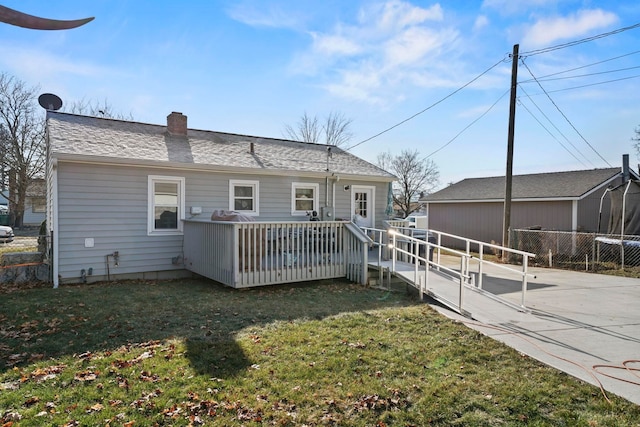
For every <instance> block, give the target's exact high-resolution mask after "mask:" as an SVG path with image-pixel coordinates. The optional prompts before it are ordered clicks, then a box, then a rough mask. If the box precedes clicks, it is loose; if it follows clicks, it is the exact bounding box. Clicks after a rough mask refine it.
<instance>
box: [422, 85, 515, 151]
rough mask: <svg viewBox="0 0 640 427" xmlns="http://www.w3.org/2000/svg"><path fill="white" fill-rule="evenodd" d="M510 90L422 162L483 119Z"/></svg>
mask: <svg viewBox="0 0 640 427" xmlns="http://www.w3.org/2000/svg"><path fill="white" fill-rule="evenodd" d="M510 90H511V89H507V90H506V91H504V93H503V94H502V95H500V98H498V99H497V100H496V102H494V103H493V104H491V106H490V107H489V108H487V109H486V110H485V112H484V113H482V114H480V115H479V116H478V117H477V118H476V119H475V120H473V121H472V122H471V123H469V124H468V125H467V126H465V127H464V128H463V129H462V130H461V131H460V132H458V133H457V134H456V135H455V136H454V137H453V138H451V139H450V140H449V141H447V143H446V144H444V145H443V146H441V147H440V148H438V149H437V150H436V151H434V152H432V153H431V154H429V155H428V156H426V157H425V158H424V159H422V160H423V161H425V160H427V159H428V158H429V157H431V156H433V155H434V154H436V153H437V152H439V151H441V150H443V149H444V148H445V147H447V146H448V145H449V144H451V143H452V142H453V141H455V140H456V139H458V137H459V136H460V135H462V134H463V133H464V131H466V130H467V129H469V128H470V127H471V126H473V125H474V124H475V123H476V122H477V121H478V120H480V119H481V118H483V117H484V116H486V115H487V114H488V113H489V111H491V110H492V109H493V107H495V106H496V104H497V103H498V102H500V100H502V98H504V96H505V95H506V94H508V93H509V92H510Z"/></svg>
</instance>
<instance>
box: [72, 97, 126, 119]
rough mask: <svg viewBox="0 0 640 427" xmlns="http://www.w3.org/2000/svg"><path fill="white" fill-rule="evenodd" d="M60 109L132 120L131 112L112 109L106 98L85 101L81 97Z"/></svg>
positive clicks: (86, 114)
mask: <svg viewBox="0 0 640 427" xmlns="http://www.w3.org/2000/svg"><path fill="white" fill-rule="evenodd" d="M62 109H63V111H66V112H67V113H72V114H80V115H84V116H94V117H104V118H112V119H120V120H133V115H132V114H131V113H129V114H128V115H127V114H122V113H120V112H116V111H114V109H113V106H112V105H111V104H110V103H109V102H108V101H107V100H106V99H105V100H103V101H97V100H92V101H87V100H86V99H85V98H82V99H81V100H80V101H74V102H72V103H71V104H69V106H63V108H62Z"/></svg>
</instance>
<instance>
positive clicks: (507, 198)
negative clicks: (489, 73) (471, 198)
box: [502, 44, 520, 261]
mask: <svg viewBox="0 0 640 427" xmlns="http://www.w3.org/2000/svg"><path fill="white" fill-rule="evenodd" d="M519 49H520V45H517V44H514V45H513V54H512V55H511V59H512V61H513V63H512V65H511V100H510V103H509V135H508V137H507V173H506V177H505V178H506V179H505V189H504V216H503V228H502V246H505V247H509V227H511V188H512V183H513V136H514V134H515V126H516V87H517V85H518V50H519ZM502 260H503V261H507V252H506V251H503V252H502Z"/></svg>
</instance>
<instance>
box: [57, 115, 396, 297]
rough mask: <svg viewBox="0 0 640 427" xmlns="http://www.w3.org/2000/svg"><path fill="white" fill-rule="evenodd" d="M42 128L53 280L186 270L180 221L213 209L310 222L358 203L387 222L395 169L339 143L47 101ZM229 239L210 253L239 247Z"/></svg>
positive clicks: (372, 222)
mask: <svg viewBox="0 0 640 427" xmlns="http://www.w3.org/2000/svg"><path fill="white" fill-rule="evenodd" d="M47 138H48V144H49V152H48V157H47V178H46V180H47V182H46V185H47V226H48V231H49V233H50V234H51V236H52V243H51V249H52V254H53V255H52V257H51V260H50V263H51V267H52V272H53V282H54V286H57V285H58V283H72V282H81V281H92V280H104V279H106V278H111V277H114V276H118V277H123V278H164V277H178V276H180V275H185V274H190V273H189V272H188V271H187V270H186V269H185V262H184V250H185V248H192V247H193V244H192V242H190V241H188V240H187V239H186V238H185V228H187V226H188V227H194V226H197V225H198V224H197V223H196V224H193V222H194V221H196V222H197V221H200V222H206V221H208V220H209V218H210V217H211V215H212V214H213V213H214V211H221V210H222V211H236V212H238V213H240V214H242V215H244V216H247V217H250V218H251V219H254V220H255V221H258V222H276V221H288V222H297V223H302V222H305V223H308V222H309V215H311V214H312V212H313V211H316V212H317V213H318V215H319V217H320V219H321V220H323V221H334V220H339V219H343V220H347V221H349V220H351V218H352V215H353V213H354V212H355V211H356V209H357V210H359V211H360V212H363V213H364V214H365V215H364V216H365V218H366V222H367V225H368V226H372V227H373V226H376V227H380V226H381V224H382V221H383V220H385V219H386V216H385V214H384V212H385V209H386V204H387V199H388V197H387V191H388V188H389V183H390V182H392V181H393V180H394V179H395V177H394V176H393V175H391V174H389V173H387V172H385V171H383V170H381V169H380V168H378V167H376V166H374V165H372V164H370V163H368V162H366V161H364V160H362V159H360V158H358V157H356V156H354V155H352V154H350V153H348V152H347V151H344V150H342V149H340V148H338V147H331V146H327V145H322V144H310V143H303V142H296V141H288V140H281V139H273V138H261V137H255V136H247V135H237V134H231V133H224V132H213V131H204V130H195V129H189V128H188V127H187V117H186V116H185V115H183V114H181V113H177V112H173V113H171V114H169V115H168V116H167V124H166V125H155V124H146V123H137V122H131V121H122V120H114V119H105V118H96V117H87V116H81V115H74V114H67V113H59V112H53V111H48V112H47ZM265 227H266V226H265ZM267 228H268V227H266V228H265V229H263V230H261V231H260V233H266V232H267ZM198 234H202V233H200V232H194V233H193V234H192V236H193V239H197V238H198ZM214 244H218V242H215V243H214ZM222 244H223V243H222V242H219V245H220V246H219V247H217V249H216V250H214V251H213V252H214V253H213V255H212V256H221V255H220V254H223V253H225V251H227V252H228V253H233V250H231V249H229V248H226V247H224V246H222ZM236 253H237V251H236ZM216 254H217V255H216ZM240 262H242V261H240ZM237 264H238V262H236V267H235V268H236V270H237V269H238V265H237Z"/></svg>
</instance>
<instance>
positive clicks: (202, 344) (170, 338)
mask: <svg viewBox="0 0 640 427" xmlns="http://www.w3.org/2000/svg"><path fill="white" fill-rule="evenodd" d="M609 398H610V399H611V401H612V403H608V402H607V401H606V400H605V399H604V397H603V395H602V394H601V393H600V391H599V390H598V389H597V388H595V387H593V386H590V385H588V384H585V383H582V382H580V381H578V380H575V379H574V378H572V377H569V376H568V375H565V374H563V373H561V372H558V371H556V370H554V369H551V368H549V367H546V366H544V365H542V364H540V363H538V362H537V361H535V360H532V359H530V358H528V357H526V356H523V355H521V354H519V353H517V352H516V351H514V350H512V349H510V348H508V347H506V346H504V345H502V344H500V343H498V342H496V341H493V340H492V339H490V338H487V337H485V336H483V335H481V334H480V333H478V332H476V331H474V330H471V329H468V328H466V327H465V326H464V325H462V324H460V323H458V322H455V321H452V320H449V319H447V318H445V317H443V316H441V315H439V314H438V313H437V312H435V311H434V310H432V309H431V308H430V307H428V306H427V305H425V304H419V303H417V302H416V301H415V299H414V298H413V297H412V296H411V295H409V294H407V293H406V292H404V291H401V292H391V293H384V292H381V291H377V290H373V289H367V288H363V287H361V286H357V285H353V284H348V283H340V282H323V283H309V284H300V285H292V286H274V287H268V288H257V289H251V290H244V291H240V290H232V289H228V288H224V287H221V286H219V285H217V284H214V283H212V282H209V281H199V280H183V281H171V282H159V283H153V282H126V283H120V284H95V285H84V286H67V287H62V288H60V289H57V290H54V289H44V288H35V289H15V288H13V289H9V288H5V289H4V290H3V294H1V295H0V425H3V426H11V425H14V426H18V425H19V426H41V425H54V426H75V425H83V426H84V425H101V426H141V425H160V426H163V425H172V426H180V425H185V426H186V425H208V426H209V425H211V426H218V425H219V426H228V425H246V426H253V425H275V426H295V425H307V426H316V425H340V426H391V425H400V426H427V425H434V426H450V425H460V426H467V425H479V426H498V425H499V426H503V425H522V426H524V425H539V426H543V425H545V426H546V425H558V426H565V425H566V426H575V425H577V426H638V425H639V424H640V407H639V406H637V405H633V404H631V403H629V402H628V401H626V400H624V399H620V398H617V397H615V396H609Z"/></svg>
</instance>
